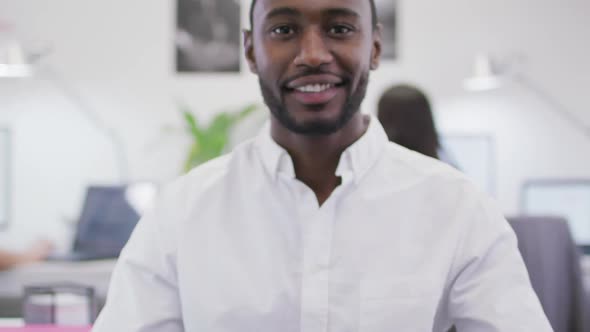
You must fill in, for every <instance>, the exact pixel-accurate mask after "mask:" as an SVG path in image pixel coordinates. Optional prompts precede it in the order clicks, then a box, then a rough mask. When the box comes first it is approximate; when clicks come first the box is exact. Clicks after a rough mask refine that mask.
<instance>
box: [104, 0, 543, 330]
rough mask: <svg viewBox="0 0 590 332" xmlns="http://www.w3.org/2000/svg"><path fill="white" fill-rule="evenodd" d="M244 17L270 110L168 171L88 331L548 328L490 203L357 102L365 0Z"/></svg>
mask: <svg viewBox="0 0 590 332" xmlns="http://www.w3.org/2000/svg"><path fill="white" fill-rule="evenodd" d="M251 21H252V22H251V26H252V29H251V31H247V32H245V34H244V43H245V51H246V57H247V60H248V63H249V66H250V69H251V71H252V72H253V73H255V74H256V75H258V78H259V82H260V88H261V91H262V95H263V97H264V100H265V102H266V104H267V105H268V107H269V109H270V111H271V113H272V116H271V121H270V126H269V127H266V128H265V129H264V130H263V131H262V132H261V133H260V135H259V136H258V137H257V138H256V139H254V140H252V141H249V142H246V143H244V144H242V145H241V146H239V147H238V148H236V149H235V150H234V151H233V152H232V153H231V154H229V155H227V156H224V157H222V158H219V159H216V160H214V161H212V162H209V163H207V164H205V165H203V166H200V167H199V168H197V169H195V170H193V171H192V172H191V173H189V174H188V175H187V176H185V177H183V178H181V179H179V180H178V181H176V182H174V183H172V184H171V185H169V186H168V187H167V189H166V190H165V191H164V192H163V193H162V195H161V197H160V202H159V203H158V205H157V207H156V208H155V209H154V211H152V212H151V213H149V214H147V215H146V216H145V217H144V218H143V219H142V221H141V222H140V223H139V224H138V226H137V228H136V230H135V231H134V234H133V236H132V237H131V239H130V241H129V243H128V244H127V246H126V247H125V249H124V250H123V252H122V254H121V258H120V259H119V262H118V263H117V267H116V269H115V272H114V274H113V277H112V282H111V287H110V290H109V295H108V298H107V303H106V306H105V308H104V310H103V312H102V313H101V315H100V317H99V319H98V320H97V323H96V325H95V327H94V331H98V332H103V331H104V332H107V331H108V332H111V331H126V332H134V331H136V332H140V331H141V332H152V331H154V332H155V331H166V332H179V331H191V332H193V331H194V332H199V331H203V332H204V331H206V332H222V331H223V332H277V331H281V332H330V331H332V332H385V331H388V332H389V331H396V332H397V331H410V332H416V331H437V332H438V331H440V332H444V331H447V330H448V329H449V328H450V327H451V326H453V325H454V326H455V327H456V328H457V329H458V331H469V332H472V331H476V332H478V331H482V332H486V331H490V332H492V331H535V332H544V331H551V328H550V326H549V324H548V322H547V319H546V318H545V317H544V314H543V311H542V309H541V307H540V305H539V301H538V300H537V298H536V296H535V294H534V293H533V291H532V288H531V286H530V283H529V279H528V275H527V272H526V270H525V267H524V265H523V262H522V259H521V257H520V255H519V253H518V250H517V245H516V239H515V236H514V234H513V232H512V231H511V230H510V228H509V226H508V224H507V223H506V221H505V220H504V219H503V217H502V216H501V214H500V213H499V212H498V211H497V209H496V208H495V207H494V206H493V203H491V202H490V201H489V200H488V199H487V198H486V197H484V196H482V194H480V193H479V192H477V191H476V190H475V189H474V188H473V186H472V185H471V184H470V183H469V182H468V181H466V180H465V179H464V178H463V177H462V176H461V175H460V174H459V173H457V172H455V171H453V170H452V169H451V168H449V167H447V166H445V165H443V164H441V163H439V162H437V161H435V160H433V159H430V158H428V157H425V156H422V155H419V154H416V153H414V152H411V151H409V150H406V149H404V148H402V147H400V146H397V145H395V144H393V143H389V142H388V141H387V136H386V135H385V133H384V130H383V128H382V127H381V126H380V125H379V123H378V121H376V119H375V118H374V117H371V116H367V115H363V114H362V113H361V112H360V111H359V108H360V105H361V102H362V100H363V98H364V96H365V91H366V88H367V84H368V81H369V73H370V71H371V70H372V69H376V68H377V67H378V64H379V56H380V53H381V40H380V27H379V25H378V24H377V20H376V15H375V7H374V4H373V1H371V0H257V1H255V2H254V3H253V4H252V8H251Z"/></svg>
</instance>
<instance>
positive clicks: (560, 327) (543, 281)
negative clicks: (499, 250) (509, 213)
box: [508, 216, 590, 332]
mask: <svg viewBox="0 0 590 332" xmlns="http://www.w3.org/2000/svg"><path fill="white" fill-rule="evenodd" d="M508 221H509V223H510V225H511V226H512V228H513V229H514V231H515V233H516V236H517V238H518V248H519V250H520V253H521V255H522V257H523V260H524V263H525V265H526V267H527V269H528V272H529V277H530V280H531V283H532V286H533V288H534V290H535V292H536V293H537V296H538V297H539V300H540V301H541V305H542V306H543V309H544V310H545V314H546V315H547V318H548V319H549V321H550V322H551V325H552V327H553V329H554V331H555V332H584V331H590V326H589V324H588V317H586V316H589V315H590V311H589V310H588V308H589V307H588V305H587V298H586V296H587V295H586V291H585V289H584V284H583V278H582V272H581V267H580V258H581V256H580V252H579V249H578V247H577V246H576V245H575V243H574V241H573V238H572V235H571V232H570V229H569V226H568V224H567V222H566V220H565V219H563V218H559V217H544V216H519V217H511V218H508Z"/></svg>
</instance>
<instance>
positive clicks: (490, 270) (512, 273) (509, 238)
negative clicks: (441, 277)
mask: <svg viewBox="0 0 590 332" xmlns="http://www.w3.org/2000/svg"><path fill="white" fill-rule="evenodd" d="M466 199H467V200H472V204H469V205H471V207H470V208H467V209H465V210H464V211H463V212H462V213H460V214H462V215H460V216H459V217H460V218H462V219H463V220H462V223H463V226H464V229H465V233H464V235H463V236H462V240H461V242H460V243H459V245H458V247H457V252H456V255H455V263H454V266H453V271H452V272H453V273H452V276H453V278H454V280H452V284H451V287H450V294H449V314H450V316H451V319H452V322H453V324H454V325H455V326H456V328H457V331H459V332H461V331H474V332H499V331H535V332H546V331H552V328H551V326H550V324H549V322H548V320H547V318H546V316H545V314H544V312H543V309H542V307H541V304H540V302H539V300H538V298H537V296H536V294H535V293H534V291H533V288H532V286H531V283H530V280H529V276H528V273H527V270H526V267H525V265H524V262H523V260H522V257H521V255H520V252H519V251H518V246H517V240H516V236H515V234H514V232H513V231H512V229H511V228H510V225H509V224H508V222H507V221H506V220H505V219H504V217H503V216H502V214H501V213H500V212H499V209H498V208H496V207H495V206H494V204H493V203H492V202H491V201H490V200H489V199H487V198H482V197H481V196H480V195H471V197H470V198H466Z"/></svg>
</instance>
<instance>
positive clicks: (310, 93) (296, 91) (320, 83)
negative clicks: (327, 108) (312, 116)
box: [284, 74, 346, 106]
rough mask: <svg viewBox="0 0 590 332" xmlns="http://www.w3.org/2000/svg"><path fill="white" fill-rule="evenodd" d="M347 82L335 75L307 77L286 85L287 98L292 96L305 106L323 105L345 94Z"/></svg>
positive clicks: (291, 81)
mask: <svg viewBox="0 0 590 332" xmlns="http://www.w3.org/2000/svg"><path fill="white" fill-rule="evenodd" d="M345 85H346V80H344V79H342V78H340V77H338V76H336V75H333V74H317V75H306V76H301V77H298V78H295V79H292V80H290V81H289V82H288V83H287V84H285V88H284V91H285V93H286V96H292V97H293V98H294V99H295V100H296V101H297V102H298V103H300V104H303V105H308V106H312V105H322V104H327V103H328V102H330V101H331V100H332V99H334V98H335V97H336V96H337V95H338V93H339V92H342V93H344V92H345V91H344V87H345Z"/></svg>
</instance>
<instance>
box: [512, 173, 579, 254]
mask: <svg viewBox="0 0 590 332" xmlns="http://www.w3.org/2000/svg"><path fill="white" fill-rule="evenodd" d="M521 212H522V213H523V214H527V215H552V216H561V217H564V218H566V219H567V221H568V223H569V226H570V229H571V231H572V235H573V238H574V240H575V242H576V243H577V244H578V245H579V246H580V247H583V249H584V251H585V252H586V253H590V179H576V180H574V179H568V180H561V179H559V180H558V179H548V180H530V181H527V182H526V183H525V184H524V185H523V187H522V196H521Z"/></svg>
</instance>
